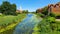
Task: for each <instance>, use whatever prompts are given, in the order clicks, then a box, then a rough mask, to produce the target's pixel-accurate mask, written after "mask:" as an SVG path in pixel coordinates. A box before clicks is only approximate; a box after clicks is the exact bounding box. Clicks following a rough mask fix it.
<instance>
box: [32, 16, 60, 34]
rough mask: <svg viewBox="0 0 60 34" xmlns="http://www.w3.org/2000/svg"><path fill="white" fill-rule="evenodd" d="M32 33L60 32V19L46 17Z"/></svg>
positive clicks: (50, 33)
mask: <svg viewBox="0 0 60 34" xmlns="http://www.w3.org/2000/svg"><path fill="white" fill-rule="evenodd" d="M33 30H34V32H33V33H32V34H60V21H55V18H53V17H48V18H44V19H43V20H42V21H41V22H40V23H39V24H38V25H36V26H35V28H34V29H33Z"/></svg>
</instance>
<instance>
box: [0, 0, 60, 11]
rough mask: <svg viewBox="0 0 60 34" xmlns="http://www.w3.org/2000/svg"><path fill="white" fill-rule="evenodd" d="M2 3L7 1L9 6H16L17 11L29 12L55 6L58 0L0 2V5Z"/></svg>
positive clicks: (11, 0)
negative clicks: (51, 5) (50, 5)
mask: <svg viewBox="0 0 60 34" xmlns="http://www.w3.org/2000/svg"><path fill="white" fill-rule="evenodd" d="M3 1H8V2H10V3H11V4H16V5H17V9H18V10H20V8H21V9H22V10H29V12H32V11H35V10H36V9H38V8H43V7H45V6H47V5H48V4H55V3H57V2H60V0H0V4H2V2H3Z"/></svg>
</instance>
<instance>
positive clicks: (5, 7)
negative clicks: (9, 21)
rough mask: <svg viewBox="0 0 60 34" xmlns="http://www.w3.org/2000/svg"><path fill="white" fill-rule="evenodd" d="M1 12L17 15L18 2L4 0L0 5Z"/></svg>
mask: <svg viewBox="0 0 60 34" xmlns="http://www.w3.org/2000/svg"><path fill="white" fill-rule="evenodd" d="M0 13H2V14H4V15H16V4H11V3H10V2H7V1H4V2H3V3H2V4H1V5H0Z"/></svg>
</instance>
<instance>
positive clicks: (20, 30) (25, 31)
mask: <svg viewBox="0 0 60 34" xmlns="http://www.w3.org/2000/svg"><path fill="white" fill-rule="evenodd" d="M39 21H40V19H39V18H37V17H36V15H35V14H28V15H27V17H26V19H24V20H23V21H22V22H21V23H19V24H18V25H17V27H16V28H15V31H14V33H13V34H32V32H33V28H34V26H35V25H36V24H38V23H39Z"/></svg>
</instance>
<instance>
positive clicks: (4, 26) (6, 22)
mask: <svg viewBox="0 0 60 34" xmlns="http://www.w3.org/2000/svg"><path fill="white" fill-rule="evenodd" d="M25 17H26V14H18V15H17V16H12V15H8V16H0V31H2V32H3V31H4V32H3V33H5V34H6V31H5V30H8V31H7V32H10V30H11V29H12V30H11V31H13V29H14V27H15V26H16V25H17V24H18V23H20V22H21V21H22V20H23V18H25ZM3 33H2V34H3ZM10 33H11V32H10Z"/></svg>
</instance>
